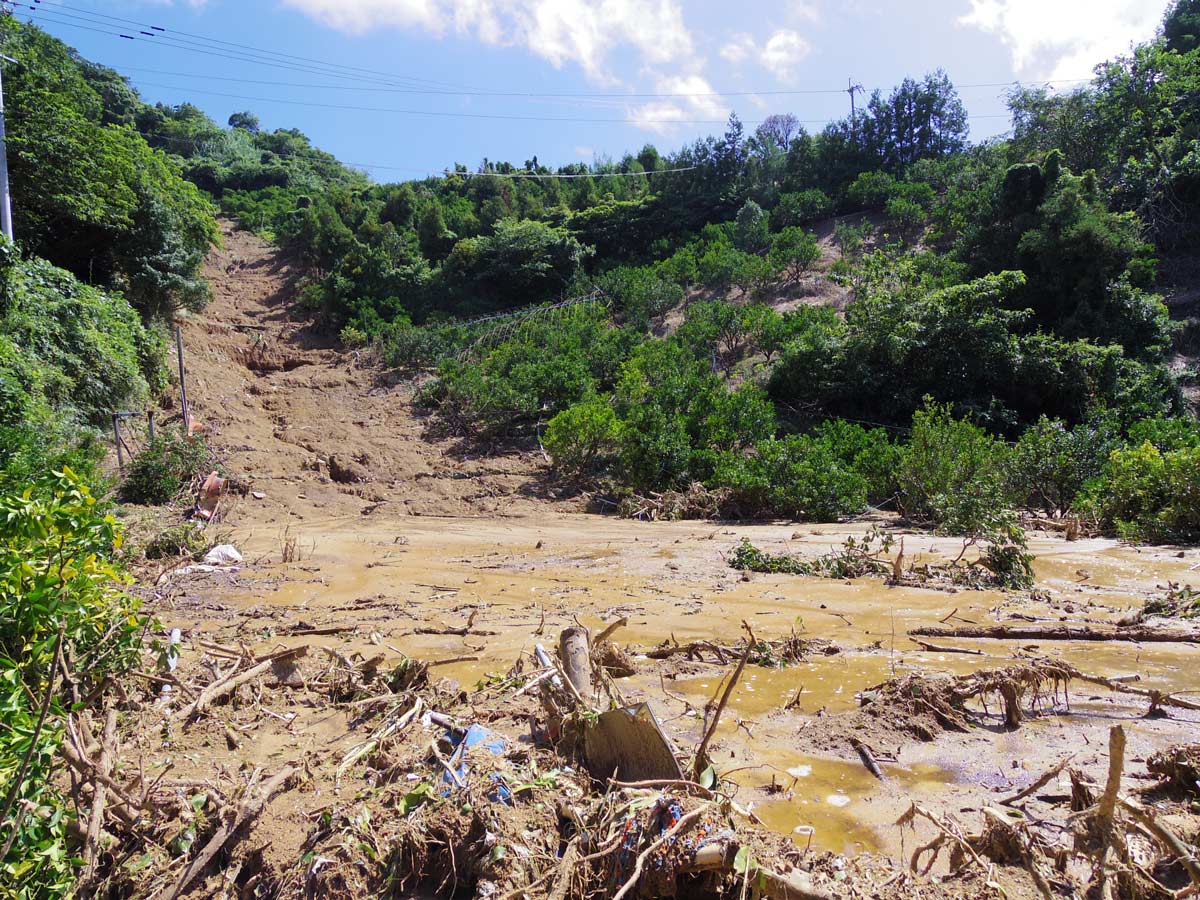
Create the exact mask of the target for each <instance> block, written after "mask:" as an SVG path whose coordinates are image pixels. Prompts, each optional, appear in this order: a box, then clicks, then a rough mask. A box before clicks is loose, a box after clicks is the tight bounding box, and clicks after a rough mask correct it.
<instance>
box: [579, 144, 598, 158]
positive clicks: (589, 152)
mask: <svg viewBox="0 0 1200 900" xmlns="http://www.w3.org/2000/svg"><path fill="white" fill-rule="evenodd" d="M575 153H576V154H577V155H579V156H580V157H582V158H584V159H588V158H589V157H592V156H595V155H596V151H595V150H594V149H592V148H591V147H576V148H575Z"/></svg>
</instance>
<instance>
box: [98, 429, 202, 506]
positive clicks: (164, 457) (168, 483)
mask: <svg viewBox="0 0 1200 900" xmlns="http://www.w3.org/2000/svg"><path fill="white" fill-rule="evenodd" d="M214 467H215V461H214V457H213V454H212V451H211V450H210V449H209V447H208V442H207V441H205V440H204V438H203V437H202V436H200V435H193V436H189V435H186V434H184V433H182V432H181V431H174V430H170V429H165V428H164V429H162V430H161V431H159V433H158V434H157V435H155V437H154V440H153V441H152V442H151V443H150V444H149V445H148V446H147V447H146V449H144V450H143V451H142V452H140V453H139V454H137V456H135V457H134V458H133V460H132V462H130V464H129V467H128V469H127V470H126V473H125V480H124V481H123V482H122V483H121V490H120V496H121V499H122V500H123V501H124V502H126V503H142V504H147V505H157V504H161V503H170V502H171V501H172V500H174V499H175V498H176V497H178V496H179V493H180V491H182V490H184V489H185V488H186V487H187V486H188V485H189V484H191V482H192V481H193V479H195V478H197V477H198V476H200V475H203V474H205V473H206V472H209V471H212V470H213V468H214Z"/></svg>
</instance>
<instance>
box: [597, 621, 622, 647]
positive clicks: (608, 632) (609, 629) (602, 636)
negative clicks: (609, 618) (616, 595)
mask: <svg viewBox="0 0 1200 900" xmlns="http://www.w3.org/2000/svg"><path fill="white" fill-rule="evenodd" d="M628 624H629V619H628V618H627V617H624V616H623V617H621V618H620V619H617V620H616V621H615V622H609V623H608V624H607V625H605V626H604V630H603V631H601V632H600V633H599V634H598V635H596V636H595V637H594V638H592V646H593V647H595V646H598V645H600V644H602V643H604V642H605V641H607V640H608V639H609V638H610V637H611V636H612V633H613V632H614V631H616V630H617V629H618V628H624V627H625V626H626V625H628Z"/></svg>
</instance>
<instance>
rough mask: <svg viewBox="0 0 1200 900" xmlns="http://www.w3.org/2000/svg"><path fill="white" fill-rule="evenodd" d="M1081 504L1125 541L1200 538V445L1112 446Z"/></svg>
mask: <svg viewBox="0 0 1200 900" xmlns="http://www.w3.org/2000/svg"><path fill="white" fill-rule="evenodd" d="M1077 505H1078V508H1079V510H1080V511H1081V512H1082V513H1083V514H1085V515H1090V516H1093V517H1094V518H1096V519H1097V520H1099V521H1100V523H1101V524H1103V525H1105V526H1107V527H1109V528H1111V529H1112V530H1114V531H1115V532H1116V533H1117V534H1118V535H1119V536H1120V537H1122V538H1123V539H1125V540H1130V541H1153V542H1170V541H1181V542H1194V541H1197V540H1200V447H1184V448H1182V449H1179V450H1170V451H1167V452H1165V453H1164V452H1163V451H1162V450H1160V449H1159V448H1158V447H1156V446H1154V445H1153V444H1152V443H1150V442H1149V441H1143V442H1142V443H1141V444H1137V445H1132V446H1129V447H1126V448H1123V449H1119V450H1114V451H1113V452H1112V454H1111V455H1110V456H1109V458H1108V463H1107V465H1106V466H1105V467H1104V471H1103V473H1102V474H1101V475H1100V476H1099V477H1097V478H1095V479H1092V481H1090V482H1089V483H1088V485H1087V487H1086V488H1085V490H1084V492H1083V495H1082V496H1081V497H1080V500H1079V503H1078V504H1077Z"/></svg>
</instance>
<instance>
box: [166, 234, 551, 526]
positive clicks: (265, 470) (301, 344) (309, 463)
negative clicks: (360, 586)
mask: <svg viewBox="0 0 1200 900" xmlns="http://www.w3.org/2000/svg"><path fill="white" fill-rule="evenodd" d="M221 230H222V238H223V246H222V248H221V249H219V250H214V251H213V252H212V253H210V254H209V256H208V257H207V259H206V261H205V263H204V267H203V270H202V272H203V275H204V277H205V278H206V280H207V281H208V282H209V284H210V285H211V286H212V291H213V296H212V300H211V301H210V303H209V304H208V306H207V307H206V308H205V310H204V312H203V314H202V315H195V316H189V317H186V318H185V319H184V320H183V334H184V342H185V346H186V348H187V349H186V353H187V365H188V370H189V376H190V383H189V385H188V392H189V400H190V402H191V404H192V407H193V410H194V412H193V418H194V419H195V420H196V421H198V422H200V423H202V424H203V426H204V428H205V429H206V431H208V433H209V434H210V438H211V442H212V444H213V445H214V447H215V448H217V450H218V453H219V456H220V457H221V459H222V460H223V461H224V462H225V464H226V466H227V467H228V469H229V471H230V472H232V473H235V474H236V475H237V477H239V478H244V479H246V480H247V481H248V482H249V483H250V485H251V487H252V488H253V489H254V490H255V491H259V492H262V493H264V494H265V495H266V497H265V499H264V500H262V501H261V504H262V505H263V506H264V507H265V508H266V509H269V510H272V512H273V513H274V514H275V515H278V516H279V521H280V522H286V521H287V520H288V519H289V518H292V517H294V518H296V519H301V520H308V519H322V518H332V517H339V516H344V515H348V514H353V513H359V512H361V513H363V514H364V515H366V514H369V513H371V512H373V511H374V510H378V509H381V508H383V507H384V506H386V507H387V509H386V511H387V512H388V513H389V514H392V515H403V514H409V515H419V516H422V515H423V516H450V515H453V516H463V515H476V516H489V517H495V516H501V517H503V516H510V515H520V514H529V513H531V512H532V511H533V510H535V509H537V508H538V503H537V498H538V496H539V494H541V493H542V492H544V491H545V490H546V486H545V484H544V480H543V479H544V469H545V466H544V460H543V459H542V457H541V455H540V454H538V455H536V456H534V455H529V454H520V453H516V452H514V453H511V454H507V455H503V456H499V457H487V458H483V459H480V458H478V457H477V456H472V455H471V454H469V453H466V452H464V451H463V450H462V448H461V447H460V446H459V444H458V442H457V441H455V440H453V439H450V438H440V439H439V438H436V437H434V436H433V435H432V433H431V432H433V429H432V427H431V423H430V422H429V417H428V415H425V414H421V413H420V412H419V411H418V410H416V409H415V408H414V406H413V402H412V398H413V390H414V388H413V385H412V384H411V383H409V382H407V381H404V380H399V379H395V378H389V377H388V375H387V373H386V372H384V371H382V370H380V369H379V368H378V367H377V366H375V365H370V364H368V363H367V362H365V361H363V360H362V359H361V358H360V357H361V354H359V353H356V352H351V351H346V350H343V349H340V348H338V347H337V344H336V342H335V341H331V340H330V339H329V337H328V336H323V335H321V334H320V333H318V332H316V331H314V329H313V328H312V325H311V323H310V322H306V321H304V319H303V317H302V314H301V313H299V311H298V310H297V309H296V307H295V300H296V286H295V279H296V277H297V275H298V272H297V270H296V268H295V264H294V261H292V260H291V258H290V257H289V254H287V253H286V252H285V251H282V250H280V249H278V248H276V247H273V246H271V245H270V244H268V243H266V242H265V241H263V240H262V239H261V238H258V237H256V236H255V235H253V234H251V233H249V232H246V231H241V230H238V229H236V228H234V227H233V226H232V225H231V224H230V223H228V222H223V223H222V229H221ZM331 460H332V465H331ZM331 468H332V469H333V470H336V471H331ZM331 475H332V476H334V477H331ZM254 518H255V519H256V520H258V521H260V522H261V521H263V520H264V517H263V515H262V514H261V513H256V514H255V516H254ZM265 520H266V521H268V522H269V521H271V517H270V516H267V517H266V519H265Z"/></svg>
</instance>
